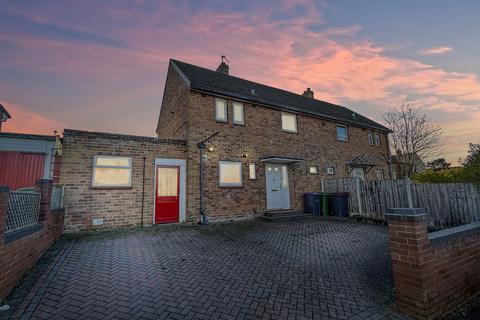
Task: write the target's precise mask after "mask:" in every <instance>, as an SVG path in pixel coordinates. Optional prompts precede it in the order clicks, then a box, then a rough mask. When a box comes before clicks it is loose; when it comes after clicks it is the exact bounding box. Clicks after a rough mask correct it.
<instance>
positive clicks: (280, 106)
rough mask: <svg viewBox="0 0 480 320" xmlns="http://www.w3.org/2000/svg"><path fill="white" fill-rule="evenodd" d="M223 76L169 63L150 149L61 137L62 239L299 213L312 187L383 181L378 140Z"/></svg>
mask: <svg viewBox="0 0 480 320" xmlns="http://www.w3.org/2000/svg"><path fill="white" fill-rule="evenodd" d="M228 71H229V66H228V65H226V64H225V63H224V62H222V63H221V64H220V65H219V67H218V68H217V70H216V71H213V70H209V69H205V68H202V67H199V66H195V65H191V64H188V63H184V62H181V61H177V60H170V62H169V68H168V74H167V79H166V84H165V90H164V96H163V101H162V106H161V109H160V117H159V120H158V126H157V135H158V138H152V137H140V136H128V135H121V134H110V133H99V132H87V131H78V130H68V129H66V130H65V132H64V145H63V157H64V159H63V166H62V174H61V183H63V184H64V185H65V206H66V230H67V231H79V230H87V229H91V228H92V227H96V226H97V227H98V228H108V227H120V226H134V225H140V224H144V225H151V224H156V223H165V222H199V221H204V222H214V221H221V220H231V219H244V218H253V217H255V216H259V215H263V214H264V213H265V212H266V211H276V210H293V211H298V210H300V211H301V210H303V193H304V192H308V191H320V188H321V180H322V179H326V178H338V177H347V176H359V177H361V178H362V179H381V178H383V177H388V176H389V175H390V170H389V166H388V164H389V158H390V156H389V149H388V143H387V141H388V133H389V132H390V130H389V129H388V128H386V127H384V126H382V125H380V124H378V123H377V122H375V121H372V120H370V119H368V118H366V117H364V116H362V115H360V114H359V113H357V112H354V111H352V110H350V109H348V108H345V107H342V106H338V105H334V104H331V103H328V102H324V101H321V100H317V99H315V98H314V93H313V91H311V90H310V88H307V90H305V92H304V93H303V94H295V93H292V92H288V91H285V90H281V89H277V88H273V87H270V86H267V85H263V84H259V83H256V82H252V81H248V80H245V79H241V78H238V77H234V76H232V75H229V72H228Z"/></svg>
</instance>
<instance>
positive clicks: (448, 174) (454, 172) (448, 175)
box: [413, 168, 469, 183]
mask: <svg viewBox="0 0 480 320" xmlns="http://www.w3.org/2000/svg"><path fill="white" fill-rule="evenodd" d="M413 179H414V180H415V181H416V182H421V183H454V182H469V181H467V180H466V177H465V172H464V168H451V169H445V170H432V169H428V170H425V171H423V172H421V173H417V174H416V175H415V176H414V177H413Z"/></svg>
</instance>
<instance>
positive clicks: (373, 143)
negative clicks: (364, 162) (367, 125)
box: [368, 130, 375, 146]
mask: <svg viewBox="0 0 480 320" xmlns="http://www.w3.org/2000/svg"><path fill="white" fill-rule="evenodd" d="M368 144H369V145H371V146H373V145H375V141H374V138H373V131H372V130H368Z"/></svg>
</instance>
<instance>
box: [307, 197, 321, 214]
mask: <svg viewBox="0 0 480 320" xmlns="http://www.w3.org/2000/svg"><path fill="white" fill-rule="evenodd" d="M303 201H304V211H305V212H306V213H312V214H315V215H320V194H319V193H318V192H305V193H304V194H303Z"/></svg>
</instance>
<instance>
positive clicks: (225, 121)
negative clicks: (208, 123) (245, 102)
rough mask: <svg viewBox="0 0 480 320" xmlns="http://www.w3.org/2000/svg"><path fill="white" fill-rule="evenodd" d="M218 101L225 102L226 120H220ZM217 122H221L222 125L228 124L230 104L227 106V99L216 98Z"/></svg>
mask: <svg viewBox="0 0 480 320" xmlns="http://www.w3.org/2000/svg"><path fill="white" fill-rule="evenodd" d="M218 101H223V102H224V111H225V119H222V118H219V117H218V104H217V102H218ZM215 121H216V122H221V123H228V104H227V99H223V98H215Z"/></svg>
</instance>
